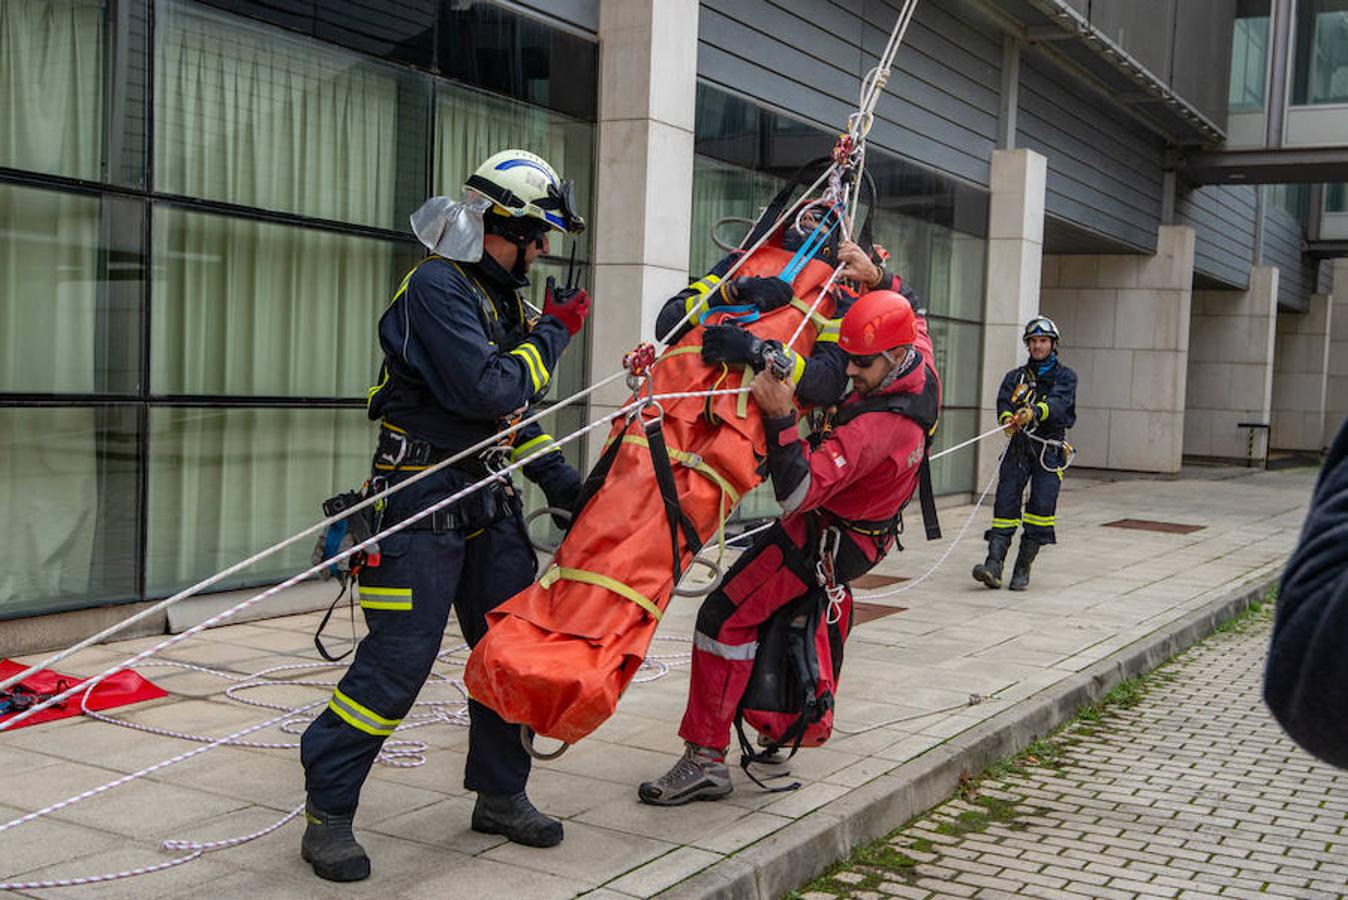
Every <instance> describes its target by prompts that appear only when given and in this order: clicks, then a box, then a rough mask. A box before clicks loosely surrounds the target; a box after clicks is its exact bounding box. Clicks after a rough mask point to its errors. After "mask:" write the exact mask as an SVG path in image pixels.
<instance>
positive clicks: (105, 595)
mask: <svg viewBox="0 0 1348 900" xmlns="http://www.w3.org/2000/svg"><path fill="white" fill-rule="evenodd" d="M138 494H139V491H138V488H137V476H136V413H135V410H134V409H132V408H130V407H81V408H63V407H27V408H22V409H0V509H3V510H4V511H5V513H4V515H3V516H0V546H3V547H4V548H5V552H6V559H5V564H4V566H0V618H8V617H10V616H17V615H33V614H36V613H48V612H57V611H60V610H65V609H75V608H84V607H89V606H93V605H97V604H103V603H117V602H123V601H128V600H135V599H137V597H136V567H137V536H138V529H137V527H136V519H137V502H138V501H137V496H138Z"/></svg>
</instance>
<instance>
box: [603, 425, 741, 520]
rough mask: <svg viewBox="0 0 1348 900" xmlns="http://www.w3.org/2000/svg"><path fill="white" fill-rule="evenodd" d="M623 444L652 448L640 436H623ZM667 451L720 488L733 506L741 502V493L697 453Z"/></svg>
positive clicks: (672, 448)
mask: <svg viewBox="0 0 1348 900" xmlns="http://www.w3.org/2000/svg"><path fill="white" fill-rule="evenodd" d="M623 443H624V444H636V445H637V446H639V447H646V448H648V449H649V447H650V446H651V445H650V442H649V441H647V440H646V438H645V437H643V436H642V435H639V434H625V435H623ZM665 449H666V450H667V451H668V452H669V458H670V459H672V460H675V461H677V462H679V463H680V464H682V465H685V466H687V467H688V468H690V469H692V470H693V471H694V472H697V473H699V474H701V475H704V476H706V477H707V478H708V479H710V480H711V481H712V483H713V484H715V485H716V486H717V487H719V488H720V489H721V490H722V491H723V492H724V493H725V495H726V496H727V497H729V498H730V501H731V505H732V506H734V505H736V504H738V503H739V502H740V495H739V492H738V491H736V490H735V489H734V488H733V487H731V486H730V482H729V481H726V480H725V477H724V476H723V475H722V474H721V473H720V472H718V471H716V470H715V469H713V468H712V467H711V466H709V465H707V464H706V463H705V462H704V461H703V460H702V457H700V456H698V455H697V454H695V453H688V452H685V451H683V450H679V449H677V448H675V447H666V448H665Z"/></svg>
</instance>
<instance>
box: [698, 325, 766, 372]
mask: <svg viewBox="0 0 1348 900" xmlns="http://www.w3.org/2000/svg"><path fill="white" fill-rule="evenodd" d="M702 361H703V362H709V363H718V362H724V363H749V364H750V365H754V364H755V361H757V364H756V365H755V368H760V369H761V368H762V367H763V341H762V340H760V339H759V338H758V337H756V336H754V335H753V334H752V333H750V332H748V331H745V330H744V329H743V328H740V327H739V326H737V325H708V326H707V328H706V331H704V332H703V334H702Z"/></svg>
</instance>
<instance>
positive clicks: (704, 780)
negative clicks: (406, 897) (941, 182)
mask: <svg viewBox="0 0 1348 900" xmlns="http://www.w3.org/2000/svg"><path fill="white" fill-rule="evenodd" d="M836 346H837V348H838V350H839V352H841V353H843V354H846V359H847V367H846V373H845V374H846V375H847V376H849V377H850V378H851V379H852V387H853V391H852V393H851V394H849V395H848V396H847V397H846V398H845V399H844V401H843V403H842V404H841V405H840V406H839V407H838V408H837V410H836V411H835V418H834V421H835V423H837V424H836V426H835V427H833V428H831V430H827V431H826V432H824V433H823V434H821V435H816V438H817V439H818V440H817V448H816V449H811V445H810V444H807V443H806V442H805V441H803V440H802V439H801V437H800V432H799V430H798V428H797V420H796V409H795V407H794V405H793V397H794V396H795V395H796V394H797V392H798V388H797V387H796V386H795V385H794V384H793V383H792V382H791V380H789V379H781V378H779V377H778V376H777V375H774V374H773V373H772V372H770V371H762V372H760V373H759V374H758V375H757V376H756V377H755V378H754V380H753V384H752V385H751V390H752V393H753V396H754V399H755V400H756V401H757V402H758V405H759V407H760V409H762V411H763V421H764V428H765V430H766V432H767V453H768V456H767V469H768V473H769V475H770V477H771V479H772V487H773V493H774V495H775V496H776V498H777V502H778V503H780V504H781V506H782V511H783V516H782V518H781V520H780V521H778V522H776V523H775V524H774V525H773V526H772V528H770V529H769V530H768V531H767V532H765V533H764V534H763V535H762V536H761V537H759V538H758V539H757V540H756V541H755V543H754V545H753V547H752V548H750V549H749V550H748V551H747V552H745V553H744V555H743V556H741V557H740V558H739V559H738V560H737V561H736V562H735V565H734V566H732V567H731V569H730V571H729V572H728V573H727V574H726V577H725V580H724V582H723V583H722V585H721V586H720V587H719V588H717V589H716V590H715V591H713V592H712V593H711V595H710V596H709V597H708V598H707V600H706V601H705V602H704V603H703V604H702V608H701V609H700V610H699V611H698V615H697V626H696V631H695V633H694V635H693V666H692V674H691V679H690V683H689V686H688V706H687V708H686V710H685V712H684V716H683V723H682V725H681V726H680V728H679V736H680V737H682V738H683V740H684V743H685V751H684V754H683V756H682V757H681V758H680V759H679V761H678V762H677V763H675V765H674V767H673V768H672V769H670V771H669V772H667V773H665V774H664V775H662V776H661V777H659V778H657V779H655V780H654V781H648V782H645V783H643V784H642V785H641V786H640V787H639V788H638V791H637V793H638V796H639V797H640V799H641V800H642V801H643V802H645V803H651V804H654V805H657V806H677V805H681V804H684V803H688V802H690V801H693V800H712V799H716V798H718V797H724V796H725V795H726V794H729V793H730V790H731V784H730V770H729V767H728V766H727V765H726V752H727V750H728V749H729V744H730V729H731V725H732V723H733V721H734V718H735V713H736V710H737V708H738V706H739V703H740V699H741V697H742V696H743V694H744V691H745V688H746V686H747V685H748V682H749V677H750V674H751V673H752V672H753V667H754V655H755V652H756V651H757V647H758V644H757V642H758V629H759V626H760V625H761V624H763V623H764V622H765V621H767V620H768V619H769V618H770V617H771V616H772V614H773V613H774V612H776V611H777V610H778V609H780V608H781V607H783V606H785V605H786V604H788V603H791V602H793V601H795V600H796V599H798V598H799V597H801V596H802V595H804V594H805V593H806V592H807V591H812V590H819V587H818V582H817V581H816V562H817V561H818V560H819V555H818V554H819V552H820V549H819V541H818V537H817V536H818V535H821V534H822V533H824V532H825V531H826V530H828V529H833V528H836V529H837V535H838V537H839V540H838V549H837V551H836V553H834V554H833V560H834V567H835V570H836V580H837V583H838V584H840V585H843V586H845V585H846V583H847V582H848V581H851V580H852V579H855V578H857V577H859V576H860V575H862V574H864V573H865V572H867V571H869V570H870V569H871V568H872V567H873V566H875V565H876V564H877V563H879V562H880V560H881V559H883V558H884V556H885V554H886V553H888V552H889V550H890V549H891V548H892V547H893V546H894V545H895V543H896V542H897V531H898V521H899V515H900V511H901V510H902V509H903V506H904V505H905V504H906V503H907V502H908V499H909V498H910V497H911V496H912V495H913V492H914V491H915V489H916V488H917V485H918V472H919V466H920V464H921V463H922V461H923V460H924V459H925V457H926V442H927V436H928V432H929V430H930V428H931V427H932V426H933V425H934V423H935V421H936V415H937V412H938V410H939V408H940V392H941V384H940V379H939V378H938V376H937V374H936V369H935V365H934V363H933V361H932V344H931V338H930V336H929V335H928V333H927V324H926V321H925V320H924V319H923V318H921V317H920V316H918V315H917V314H916V313H915V312H914V310H913V307H912V305H911V303H910V301H909V300H908V299H907V298H905V297H903V296H901V295H900V294H898V293H896V292H894V291H884V290H882V291H872V292H870V293H868V294H866V295H865V296H863V297H861V298H860V299H859V300H857V301H856V303H854V304H853V305H852V308H851V309H850V310H848V312H847V315H846V316H844V317H843V320H842V323H841V327H840V331H839V338H838V342H837V344H836ZM863 401H864V402H866V403H867V410H868V411H865V412H860V413H859V414H855V415H851V416H849V415H848V413H847V410H848V407H849V406H855V405H858V404H861V403H862V402H863ZM873 401H879V402H878V403H875V402H873ZM886 401H888V402H886ZM812 443H814V442H812ZM812 536H813V537H814V539H813V540H812V539H811V538H812Z"/></svg>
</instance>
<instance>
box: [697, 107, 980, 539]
mask: <svg viewBox="0 0 1348 900" xmlns="http://www.w3.org/2000/svg"><path fill="white" fill-rule="evenodd" d="M695 131H696V137H695V141H696V143H695V154H696V155H695V156H694V160H693V214H692V221H693V231H692V242H691V253H690V260H691V265H692V269H693V271H692V272H691V273H690V275H691V276H692V277H693V278H698V277H701V276H702V275H703V274H705V273H706V271H707V270H708V269H710V268H711V267H712V266H713V265H714V264H715V263H716V261H717V260H718V259H720V258H721V257H722V256H724V255H725V252H726V249H725V248H726V247H727V246H734V245H736V244H738V242H739V241H740V239H741V238H743V236H744V235H745V233H746V232H747V228H748V226H747V224H746V223H745V222H744V221H743V220H745V219H750V218H753V217H754V216H757V215H758V213H759V212H760V211H761V210H762V208H763V207H764V206H765V205H766V204H767V202H768V201H769V200H770V199H771V197H772V195H773V194H774V193H775V192H776V191H777V190H778V189H780V187H781V186H782V184H783V183H784V181H785V179H786V178H788V177H790V176H791V174H793V173H794V172H795V170H796V169H797V168H799V167H800V166H801V165H803V164H804V163H806V162H809V161H810V160H813V159H817V158H820V157H823V156H827V155H828V153H829V151H830V150H831V149H832V147H833V141H834V140H835V138H836V136H835V135H831V134H828V133H825V132H823V131H820V130H818V129H816V128H813V127H812V126H808V125H804V124H802V123H799V122H796V121H794V120H791V119H789V118H787V117H786V116H783V115H779V114H777V113H775V112H772V111H770V110H766V109H762V108H759V107H756V106H754V105H753V104H752V103H750V102H748V101H747V100H743V99H741V98H739V97H735V96H732V95H730V94H727V93H725V92H723V91H720V90H717V89H716V88H713V87H711V86H710V85H707V84H699V85H698V89H697V118H696V124H695ZM866 168H867V171H868V172H869V173H870V175H871V177H872V178H873V179H874V180H875V183H876V189H877V190H876V192H877V197H878V200H877V203H876V209H875V210H874V218H873V223H872V228H873V237H874V239H875V242H876V243H877V244H879V245H881V246H882V247H884V248H885V249H886V250H887V251H888V252H889V255H890V259H889V263H888V268H889V270H890V271H891V272H897V273H898V274H899V275H900V276H901V277H902V278H903V280H904V283H905V284H906V285H907V286H909V287H911V288H912V289H913V290H914V291H916V292H917V294H918V295H919V296H920V297H921V298H922V299H924V300H925V301H926V304H927V308H928V310H929V311H930V316H929V322H930V326H931V330H932V334H933V339H934V343H935V345H936V364H937V369H938V371H939V372H940V373H941V378H942V383H943V386H944V401H945V407H944V409H943V411H942V419H941V427H940V429H939V430H938V431H937V438H936V444H935V449H936V450H939V449H940V448H942V447H945V446H952V445H954V444H957V443H959V442H960V441H963V440H965V439H967V438H970V437H973V436H974V435H975V434H976V433H977V418H978V415H977V407H978V390H979V379H980V377H981V374H980V367H981V361H982V340H983V337H982V333H983V326H982V308H983V284H984V280H985V265H986V259H987V241H986V237H987V194H986V193H985V192H983V191H982V190H979V189H976V188H972V187H968V186H966V185H964V184H961V183H958V182H955V181H953V180H951V179H947V178H945V177H942V176H939V175H937V174H935V173H933V172H931V171H929V170H927V169H923V168H921V167H918V166H916V165H913V164H912V163H909V162H907V161H904V160H901V159H899V158H897V157H893V156H890V155H888V154H886V153H884V152H883V151H881V150H878V149H875V148H872V149H870V150H869V151H868V152H867V157H866ZM713 234H714V235H715V239H714V238H713ZM717 240H719V241H720V244H719V245H718V243H717ZM973 464H974V457H973V455H972V454H965V455H963V456H960V455H958V454H957V455H955V456H953V457H951V458H948V459H945V460H940V461H938V462H937V463H936V464H935V466H934V467H933V476H934V483H935V487H936V490H937V492H938V493H953V492H957V491H971V490H973V489H974V484H973V481H974V467H973ZM775 509H776V507H775V504H774V503H773V501H772V497H771V492H770V491H766V490H763V489H760V490H758V491H756V492H755V493H754V494H753V495H751V496H750V497H747V498H746V499H745V502H744V503H743V504H742V505H741V507H740V509H739V515H740V516H742V517H757V516H762V515H771V514H773V512H774V511H775Z"/></svg>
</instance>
